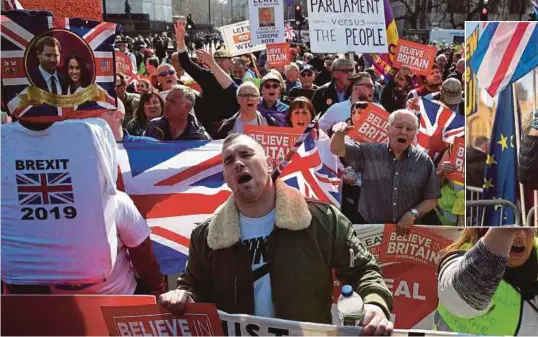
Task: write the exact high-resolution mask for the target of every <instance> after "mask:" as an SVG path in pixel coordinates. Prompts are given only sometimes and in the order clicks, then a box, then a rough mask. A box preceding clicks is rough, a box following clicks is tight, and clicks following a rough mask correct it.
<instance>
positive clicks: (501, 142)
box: [497, 133, 508, 151]
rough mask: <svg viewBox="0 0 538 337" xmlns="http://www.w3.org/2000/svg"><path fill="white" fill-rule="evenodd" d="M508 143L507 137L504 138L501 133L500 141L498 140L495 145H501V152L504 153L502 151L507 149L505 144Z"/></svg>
mask: <svg viewBox="0 0 538 337" xmlns="http://www.w3.org/2000/svg"><path fill="white" fill-rule="evenodd" d="M507 141H508V137H505V136H504V135H503V134H502V133H501V140H499V141H498V142H497V144H501V147H502V149H501V151H504V149H507V148H508V144H507V143H506V142H507Z"/></svg>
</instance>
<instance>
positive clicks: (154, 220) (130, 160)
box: [118, 137, 340, 275]
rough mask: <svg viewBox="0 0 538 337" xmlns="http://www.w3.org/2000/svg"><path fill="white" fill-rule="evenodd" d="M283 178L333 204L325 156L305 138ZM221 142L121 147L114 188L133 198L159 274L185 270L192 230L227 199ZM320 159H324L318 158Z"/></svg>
mask: <svg viewBox="0 0 538 337" xmlns="http://www.w3.org/2000/svg"><path fill="white" fill-rule="evenodd" d="M304 144H305V145H303V146H302V147H304V148H302V147H301V148H299V149H298V151H297V152H298V153H296V154H295V155H294V156H293V157H292V160H291V161H290V164H289V165H288V167H286V169H285V170H284V172H283V173H282V176H281V179H282V180H283V181H284V182H286V183H287V184H288V185H291V186H294V187H296V188H298V189H299V190H300V191H301V192H302V193H303V194H307V196H309V197H313V198H316V199H319V200H324V201H328V202H332V201H333V200H335V203H337V202H336V200H339V199H340V196H339V195H338V193H337V188H335V182H336V180H338V181H339V179H338V178H336V176H335V175H334V174H333V173H332V172H331V170H330V169H329V168H328V167H329V166H332V164H328V165H324V162H325V161H326V160H325V159H324V157H325V156H324V155H323V154H321V156H320V153H319V152H318V151H315V150H314V149H315V145H314V143H312V138H311V137H309V138H307V139H306V141H305V143H304ZM221 150H222V141H179V142H162V143H161V142H148V143H145V142H132V143H124V144H122V145H120V150H119V155H118V158H119V164H120V170H121V175H120V176H119V177H120V178H119V182H118V188H119V189H123V190H125V192H126V193H128V194H129V195H130V196H131V199H132V200H133V201H134V203H135V205H136V206H137V208H138V210H139V211H140V213H142V215H143V216H144V218H146V219H147V221H148V225H149V226H150V228H151V239H152V241H153V247H154V249H155V254H156V255H157V260H158V261H159V264H160V266H161V271H162V272H163V273H165V274H168V275H170V274H176V273H179V272H181V271H183V270H184V268H185V263H186V262H187V257H188V253H189V241H190V235H191V232H192V230H193V229H194V228H195V227H196V226H197V225H198V224H200V223H202V222H203V221H205V220H207V219H208V218H209V217H210V216H211V215H212V214H214V213H215V211H216V210H217V208H218V207H219V206H220V205H221V204H223V203H224V202H225V201H226V199H228V197H229V196H230V194H231V191H230V189H229V188H228V186H227V185H226V183H225V181H224V175H223V165H222V158H221ZM322 158H323V159H322Z"/></svg>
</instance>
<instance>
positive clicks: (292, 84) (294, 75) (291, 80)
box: [284, 62, 301, 95]
mask: <svg viewBox="0 0 538 337" xmlns="http://www.w3.org/2000/svg"><path fill="white" fill-rule="evenodd" d="M284 74H285V75H286V88H285V90H286V91H285V92H286V95H288V94H289V92H290V90H291V89H293V88H296V87H299V88H300V87H301V82H299V66H298V65H297V63H295V62H292V63H290V64H288V65H287V66H286V67H284Z"/></svg>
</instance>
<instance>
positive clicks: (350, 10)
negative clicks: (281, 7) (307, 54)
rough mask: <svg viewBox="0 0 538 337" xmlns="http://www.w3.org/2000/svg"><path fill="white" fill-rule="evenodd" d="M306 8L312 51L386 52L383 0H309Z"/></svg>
mask: <svg viewBox="0 0 538 337" xmlns="http://www.w3.org/2000/svg"><path fill="white" fill-rule="evenodd" d="M307 8H308V24H309V29H310V44H311V47H312V52H314V53H334V52H357V53H387V52H388V45H387V30H386V27H385V10H384V3H383V1H379V0H367V1H349V0H343V1H327V0H310V1H308V4H307Z"/></svg>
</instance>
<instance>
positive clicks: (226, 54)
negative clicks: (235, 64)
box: [213, 49, 232, 59]
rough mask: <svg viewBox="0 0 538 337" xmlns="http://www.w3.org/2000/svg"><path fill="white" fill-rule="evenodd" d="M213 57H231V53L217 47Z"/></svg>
mask: <svg viewBox="0 0 538 337" xmlns="http://www.w3.org/2000/svg"><path fill="white" fill-rule="evenodd" d="M213 58H215V59H231V58H232V54H231V53H230V52H229V51H228V50H227V49H219V50H217V51H216V52H215V53H213Z"/></svg>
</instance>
